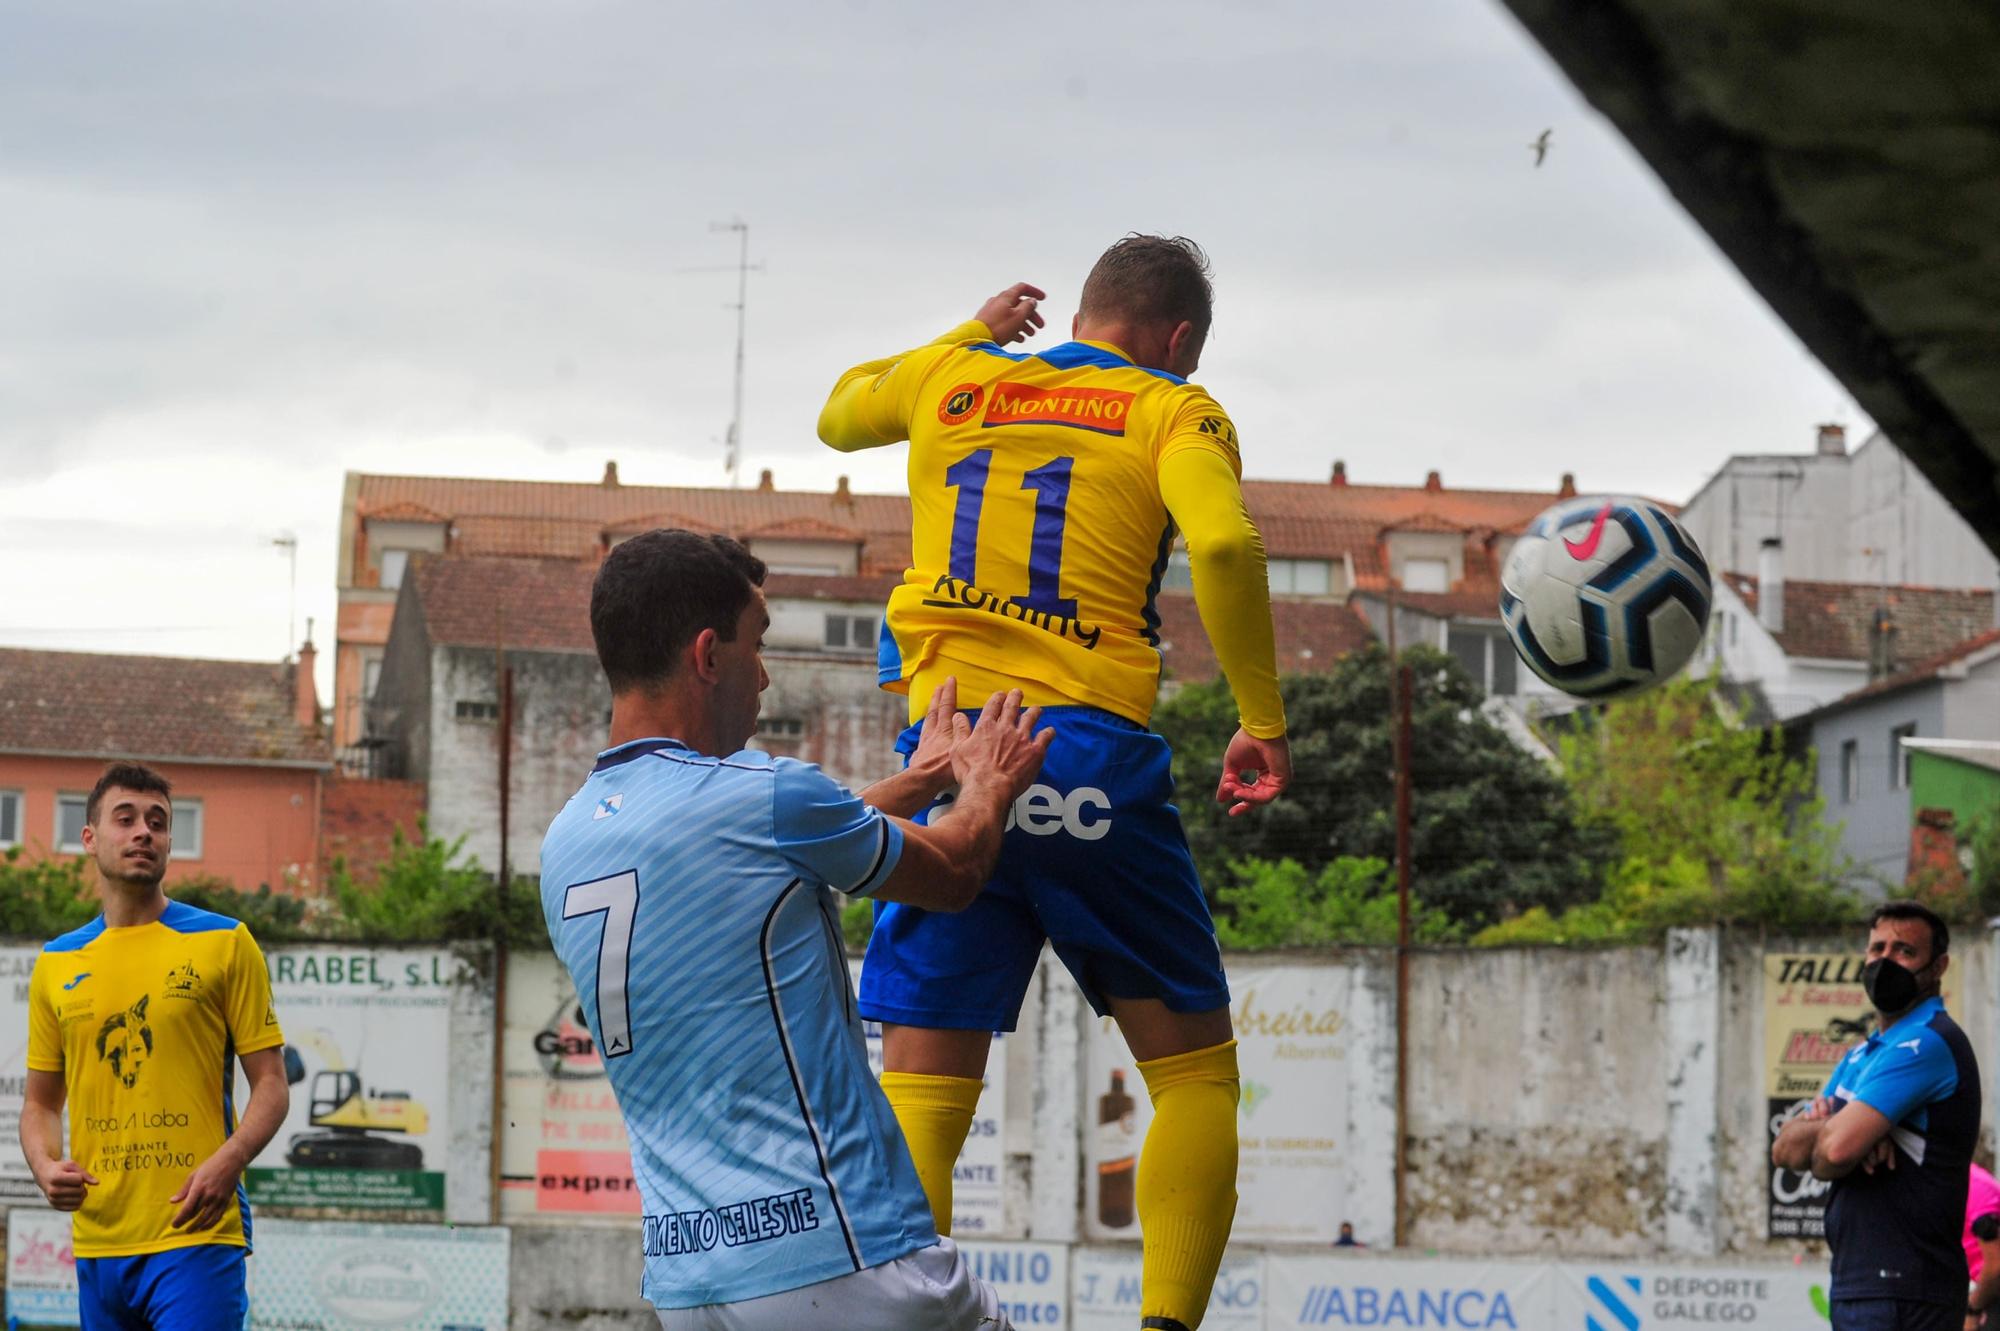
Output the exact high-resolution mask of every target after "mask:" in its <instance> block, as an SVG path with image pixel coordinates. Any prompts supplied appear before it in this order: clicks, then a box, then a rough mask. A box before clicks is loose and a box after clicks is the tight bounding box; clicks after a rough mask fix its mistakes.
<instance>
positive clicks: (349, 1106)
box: [285, 1030, 431, 1169]
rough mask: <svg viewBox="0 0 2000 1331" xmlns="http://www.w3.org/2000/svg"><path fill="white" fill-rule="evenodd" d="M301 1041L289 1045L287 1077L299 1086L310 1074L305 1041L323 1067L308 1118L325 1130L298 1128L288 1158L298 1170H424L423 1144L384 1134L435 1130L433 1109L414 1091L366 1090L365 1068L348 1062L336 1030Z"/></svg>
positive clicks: (314, 1081) (314, 1079)
mask: <svg viewBox="0 0 2000 1331" xmlns="http://www.w3.org/2000/svg"><path fill="white" fill-rule="evenodd" d="M294 1039H295V1040H297V1042H298V1043H297V1044H287V1045H286V1046H285V1081H286V1082H287V1083H289V1084H290V1085H293V1086H296V1085H298V1084H299V1083H300V1082H302V1081H304V1080H305V1079H306V1063H305V1058H304V1057H303V1056H302V1055H301V1054H300V1053H299V1049H298V1045H300V1044H303V1045H304V1046H306V1047H307V1048H309V1049H311V1050H312V1051H313V1053H314V1054H316V1055H317V1056H318V1057H319V1061H320V1062H321V1064H323V1066H322V1067H321V1068H320V1069H319V1070H318V1071H316V1072H314V1073H313V1075H312V1086H311V1088H310V1090H311V1094H310V1097H309V1099H308V1101H307V1117H306V1121H307V1122H308V1123H309V1124H310V1125H311V1126H312V1127H314V1128H319V1129H324V1131H319V1132H300V1133H294V1134H293V1136H292V1140H291V1143H290V1145H288V1146H287V1147H286V1148H285V1162H286V1163H287V1164H289V1165H291V1166H292V1168H294V1169H422V1168H423V1167H424V1152H423V1148H422V1147H420V1146H418V1145H417V1144H416V1143H415V1142H412V1141H397V1140H396V1139H395V1138H393V1137H383V1136H378V1135H377V1134H378V1133H385V1132H395V1133H404V1134H408V1135H410V1136H421V1135H422V1134H424V1133H426V1132H428V1131H430V1126H431V1116H430V1111H429V1110H427V1109H425V1108H424V1107H423V1106H422V1105H421V1104H419V1103H417V1102H416V1101H415V1100H412V1099H411V1098H410V1093H409V1092H408V1091H385V1090H382V1089H381V1088H380V1087H372V1088H369V1090H368V1092H367V1093H366V1094H364V1093H363V1090H362V1085H361V1069H360V1068H358V1067H355V1068H350V1067H348V1066H347V1060H346V1058H345V1057H344V1056H343V1055H342V1054H341V1052H340V1046H339V1045H338V1044H336V1043H335V1042H334V1039H333V1036H332V1034H331V1033H330V1032H327V1031H324V1030H307V1031H305V1032H303V1033H302V1034H301V1033H297V1032H295V1033H294Z"/></svg>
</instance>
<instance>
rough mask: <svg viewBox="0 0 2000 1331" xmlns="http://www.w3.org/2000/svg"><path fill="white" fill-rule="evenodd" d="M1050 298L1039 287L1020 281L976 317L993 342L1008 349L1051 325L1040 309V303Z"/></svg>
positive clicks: (981, 310)
mask: <svg viewBox="0 0 2000 1331" xmlns="http://www.w3.org/2000/svg"><path fill="white" fill-rule="evenodd" d="M1047 295H1048V293H1047V292H1046V291H1043V290H1042V289H1041V288H1040V287H1038V286H1033V285H1030V284H1029V283H1027V282H1016V283H1015V284H1014V285H1013V286H1011V287H1008V288H1007V289H1006V290H1005V291H1003V292H1001V293H1000V294H999V295H997V296H995V297H993V299H991V300H989V301H987V302H986V303H985V304H984V305H981V306H980V307H979V313H977V314H975V315H973V316H972V317H973V318H975V319H977V320H979V322H981V323H983V324H985V325H986V328H987V331H989V332H991V333H992V334H993V340H994V341H995V342H998V343H999V344H1000V345H1001V346H1003V347H1004V346H1006V345H1007V344H1008V343H1010V342H1019V341H1022V340H1024V339H1026V338H1030V337H1033V336H1034V335H1035V330H1036V329H1037V328H1040V327H1042V326H1043V325H1044V324H1046V323H1047V322H1048V320H1046V319H1044V318H1043V317H1042V313H1041V311H1040V310H1039V309H1038V308H1037V303H1038V302H1040V301H1041V300H1042V299H1043V298H1044V297H1046V296H1047Z"/></svg>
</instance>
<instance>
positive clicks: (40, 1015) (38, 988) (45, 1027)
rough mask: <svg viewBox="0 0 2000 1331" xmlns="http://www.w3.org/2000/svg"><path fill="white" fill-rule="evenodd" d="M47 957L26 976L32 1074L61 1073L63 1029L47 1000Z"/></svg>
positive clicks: (52, 1003) (44, 956)
mask: <svg viewBox="0 0 2000 1331" xmlns="http://www.w3.org/2000/svg"><path fill="white" fill-rule="evenodd" d="M50 955H51V954H50V953H47V952H44V953H42V954H41V955H40V956H39V957H36V958H35V969H34V971H33V972H32V973H31V974H30V975H29V976H28V1067H29V1069H30V1070H32V1071H35V1072H61V1071H62V1070H63V1049H62V1027H61V1026H60V1025H58V1024H57V1022H56V1005H55V1003H54V1002H53V1001H52V1000H51V999H50V997H49V971H50V968H51V963H50V961H49V957H50Z"/></svg>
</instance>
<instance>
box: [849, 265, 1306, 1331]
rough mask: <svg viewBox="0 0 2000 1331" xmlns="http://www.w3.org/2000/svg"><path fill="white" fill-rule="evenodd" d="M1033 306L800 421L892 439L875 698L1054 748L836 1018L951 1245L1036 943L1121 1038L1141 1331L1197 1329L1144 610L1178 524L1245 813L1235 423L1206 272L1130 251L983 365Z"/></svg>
mask: <svg viewBox="0 0 2000 1331" xmlns="http://www.w3.org/2000/svg"><path fill="white" fill-rule="evenodd" d="M1042 295H1043V293H1042V292H1041V291H1040V290H1038V289H1037V288H1035V287H1032V286H1029V285H1027V284H1026V283H1021V284H1019V285H1016V286H1013V287H1010V288H1009V289H1007V290H1006V291H1003V292H1001V293H1000V294H999V295H998V296H995V297H994V298H993V299H992V300H989V301H987V302H986V303H985V305H983V306H981V307H980V310H979V312H978V314H977V315H976V317H975V318H973V319H972V320H971V321H969V322H967V323H964V324H961V325H959V326H958V327H957V328H954V329H952V330H951V331H950V332H949V333H946V334H945V335H944V336H943V337H941V338H939V339H937V340H936V341H935V342H932V343H930V344H928V345H926V346H922V347H919V348H917V349H916V350H914V351H911V352H908V353H906V354H904V355H902V356H899V357H895V358H892V359H888V360H880V361H870V362H868V363H866V364H863V365H858V366H856V367H855V368H854V369H852V370H849V371H848V372H847V373H846V374H844V375H842V376H841V378H840V381H839V382H838V383H837V384H836V385H835V386H834V390H833V394H832V397H831V398H830V399H829V401H828V402H827V405H826V409H825V410H824V411H823V412H822V413H821V415H820V421H819V433H820V438H821V439H823V440H825V441H826V442H827V443H828V444H830V445H832V446H833V447H835V448H838V449H842V450H853V449H861V448H873V447H876V446H878V445H882V444H891V443H897V442H900V441H902V440H905V439H907V440H908V441H909V444H910V452H909V486H910V508H911V524H912V525H911V533H912V541H913V547H914V548H913V552H912V559H911V567H910V569H909V571H908V572H907V573H906V574H905V576H904V579H903V583H902V585H900V586H898V587H897V588H896V589H895V591H894V592H893V593H892V594H891V596H890V598H889V606H888V612H887V614H886V616H885V619H884V624H883V635H882V641H881V650H880V672H881V680H882V685H883V687H884V688H887V689H891V690H895V691H898V692H907V693H908V694H909V695H910V698H911V700H912V713H911V720H912V721H913V722H915V721H917V720H920V719H921V717H920V713H921V710H922V708H921V706H920V705H919V700H921V699H924V698H928V697H929V696H930V695H931V692H932V690H933V689H934V688H935V687H936V686H937V685H938V684H940V683H942V682H943V680H944V679H945V678H946V677H947V676H955V677H956V678H957V679H958V681H959V686H960V689H961V692H962V694H963V695H964V696H967V697H983V696H984V695H985V694H986V693H989V692H991V691H993V690H996V689H1006V688H1010V687H1018V688H1020V689H1022V690H1023V691H1024V693H1025V695H1026V697H1027V700H1028V702H1030V703H1032V704H1039V705H1041V706H1042V707H1043V709H1044V710H1043V721H1044V724H1046V725H1048V726H1049V727H1050V728H1051V729H1053V731H1054V733H1055V739H1054V741H1053V743H1052V745H1051V746H1050V749H1049V753H1048V756H1047V758H1046V760H1045V761H1044V764H1043V767H1042V774H1041V776H1040V778H1039V781H1038V784H1036V785H1035V786H1033V787H1031V788H1030V789H1029V791H1028V792H1027V793H1026V794H1025V795H1023V796H1022V797H1021V799H1020V800H1019V801H1018V802H1017V803H1016V805H1015V813H1014V817H1013V819H1011V820H1010V822H1009V829H1010V830H1009V831H1008V833H1007V836H1006V842H1005V846H1004V848H1003V850H1002V852H1001V857H1000V864H999V867H998V868H997V869H996V870H995V875H994V878H993V880H992V882H991V883H990V884H989V885H988V887H987V889H986V891H985V892H984V893H982V894H981V896H980V898H979V900H978V901H977V902H976V903H975V904H974V905H973V906H972V908H971V909H969V910H967V911H965V912H963V913H962V914H958V915H942V914H935V913H932V912H927V911H922V910H918V909H915V908H913V907H909V906H900V905H881V906H878V907H877V914H876V920H875V931H874V935H873V937H872V938H871V939H870V941H869V945H868V957H867V961H866V962H865V963H864V965H863V967H862V972H861V1011H862V1013H863V1015H864V1016H867V1017H870V1018H872V1019H874V1020H877V1021H880V1022H881V1023H882V1024H883V1055H884V1066H885V1068H886V1071H885V1074H884V1076H883V1089H884V1090H885V1091H886V1092H887V1093H888V1096H889V1101H890V1103H891V1105H893V1106H894V1108H895V1110H896V1116H897V1119H898V1120H899V1121H900V1122H901V1124H902V1126H903V1131H904V1135H905V1136H906V1137H907V1138H908V1139H909V1143H910V1150H911V1154H912V1156H913V1157H914V1158H915V1160H916V1164H917V1172H918V1175H919V1177H920V1178H921V1179H922V1180H923V1183H924V1190H925V1192H926V1194H927V1195H928V1197H929V1200H930V1202H931V1209H932V1212H933V1214H934V1216H935V1219H936V1221H937V1225H938V1228H939V1229H940V1231H941V1232H948V1230H949V1226H950V1223H951V1168H952V1162H953V1160H954V1159H955V1158H956V1157H957V1155H958V1151H959V1148H960V1146H961V1145H962V1144H963V1142H964V1139H965V1134H966V1131H967V1129H968V1128H969V1127H970V1125H971V1121H972V1113H973V1108H974V1105H975V1103H976V1102H977V1099H978V1095H979V1089H980V1078H981V1075H982V1074H983V1072H984V1070H985V1064H986V1052H987V1049H988V1046H989V1044H990V1036H989V1035H988V1032H990V1031H994V1030H1012V1029H1013V1028H1014V1024H1015V1021H1016V1019H1017V1017H1018V1015H1019V1012H1020V1005H1021V999H1022V997H1023V995H1024V994H1025V992H1026V989H1027V984H1028V980H1029V978H1030V976H1031V975H1032V973H1033V970H1034V966H1035V961H1036V958H1037V957H1038V956H1039V955H1040V953H1041V947H1042V943H1043V941H1044V939H1046V940H1047V941H1049V942H1050V943H1052V944H1053V945H1054V947H1055V949H1056V953H1057V955H1058V956H1060V957H1061V958H1062V960H1063V963H1064V964H1065V965H1066V966H1067V967H1068V968H1069V970H1070V973H1071V974H1072V975H1073V976H1075V977H1076V980H1077V983H1078V984H1079V985H1080V986H1081V988H1082V990H1083V992H1084V994H1085V996H1086V997H1087V998H1088V999H1089V1001H1090V1004H1091V1006H1092V1007H1093V1008H1095V1009H1096V1010H1097V1012H1098V1013H1100V1014H1104V1013H1109V1014H1110V1015H1111V1016H1112V1017H1114V1018H1115V1019H1116V1020H1117V1021H1118V1024H1119V1027H1120V1029H1121V1030H1122V1031H1123V1032H1124V1035H1125V1040H1126V1043H1127V1044H1128V1045H1130V1046H1131V1049H1132V1053H1133V1055H1134V1057H1135V1058H1137V1059H1138V1060H1139V1069H1140V1071H1141V1073H1143V1074H1144V1076H1145V1079H1146V1086H1147V1090H1148V1092H1149V1093H1150V1094H1151V1096H1152V1098H1153V1104H1154V1110H1155V1114H1154V1119H1153V1125H1152V1128H1151V1129H1150V1131H1149V1133H1148V1136H1147V1139H1146V1143H1145V1147H1144V1149H1143V1150H1142V1151H1141V1153H1140V1158H1139V1165H1138V1178H1137V1181H1136V1186H1137V1194H1138V1198H1137V1200H1138V1210H1139V1219H1140V1224H1141V1227H1142V1231H1143V1233H1144V1237H1145V1276H1144V1295H1143V1302H1142V1307H1141V1316H1142V1318H1143V1321H1142V1323H1141V1325H1142V1326H1146V1327H1163V1328H1193V1327H1195V1326H1198V1325H1199V1324H1200V1321H1201V1316H1202V1312H1203V1311H1204V1309H1205V1308H1206V1306H1207V1302H1208V1295H1209V1290H1210V1287H1211V1286H1212V1284H1213V1283H1214V1280H1215V1271H1216V1267H1217V1264H1218V1263H1219V1262H1220V1260H1221V1257H1222V1249H1223V1245H1224V1244H1225V1243H1226V1242H1227V1240H1228V1237H1229V1227H1230V1222H1231V1220H1232V1219H1233V1217H1234V1214H1235V1207H1236V1101H1237V1070H1236V1044H1235V1040H1234V1039H1233V1038H1232V1032H1231V1029H1230V1021H1229V990H1228V985H1227V983H1226V981H1225V980H1224V978H1223V974H1222V960H1221V954H1220V952H1219V951H1218V950H1217V947H1216V942H1215V931H1214V924H1213V922H1212V921H1211V919H1210V918H1209V913H1208V908H1207V905H1206V903H1205V901H1204V899H1203V897H1202V893H1201V886H1200V883H1199V882H1198V881H1197V879H1196V876H1195V871H1194V865H1193V862H1192V860H1191V859H1190V857H1189V855H1188V849H1187V841H1186V838H1185V836H1184V835H1183V833H1182V830H1181V826H1180V819H1179V817H1178V815H1177V814H1176V813H1175V811H1174V809H1173V806H1172V804H1171V802H1170V801H1171V798H1172V794H1173V785H1172V779H1171V775H1170V772H1169V763H1170V755H1169V754H1168V752H1167V746H1166V743H1165V741H1163V740H1162V739H1161V738H1160V737H1159V736H1158V735H1156V734H1154V733H1153V732H1152V731H1150V730H1148V729H1147V721H1148V719H1149V717H1150V716H1151V713H1152V708H1153V702H1154V698H1155V695H1156V693H1157V692H1158V688H1159V678H1160V666H1161V658H1160V650H1159V633H1158V629H1159V617H1158V615H1157V613H1156V611H1155V607H1154V598H1155V597H1156V596H1157V595H1158V592H1159V588H1160V580H1161V577H1162V576H1163V574H1164V573H1165V571H1166V567H1167V560H1168V556H1169V555H1170V553H1171V552H1172V549H1173V543H1174V534H1175V531H1176V530H1177V529H1178V531H1179V532H1180V534H1181V536H1182V538H1183V539H1184V540H1185V541H1186V544H1187V549H1188V557H1189V563H1190V565H1191V567H1192V571H1193V574H1194V592H1195V602H1196V605H1197V608H1198V609H1199V610H1200V612H1201V617H1202V622H1203V624H1204V625H1205V626H1206V627H1207V629H1208V634H1209V638H1210V640H1211V641H1212V642H1213V643H1214V645H1215V651H1216V656H1217V658H1218V660H1219V661H1220V662H1221V664H1222V668H1223V672H1224V673H1225V674H1226V675H1227V676H1228V678H1229V683H1230V687H1231V689H1232V691H1233V692H1234V694H1235V698H1236V703H1237V707H1238V709H1239V710H1240V712H1241V714H1242V728H1241V729H1240V730H1238V731H1237V733H1236V735H1235V737H1234V738H1233V739H1232V740H1231V741H1230V743H1229V746H1228V750H1227V753H1226V756H1225V759H1224V772H1223V775H1222V779H1221V782H1220V784H1219V785H1218V787H1217V791H1216V797H1217V799H1219V800H1221V801H1223V802H1224V803H1226V804H1229V805H1230V806H1231V812H1232V813H1240V812H1243V811H1244V810H1245V809H1247V808H1249V807H1250V806H1252V805H1255V804H1261V803H1265V802H1267V801H1269V800H1271V799H1273V798H1275V797H1276V796H1277V795H1278V794H1279V793H1280V792H1281V791H1283V789H1284V788H1285V786H1286V784H1287V783H1288V782H1289V781H1290V779H1291V756H1290V751H1289V749H1288V747H1287V745H1286V741H1285V715H1284V707H1283V704H1282V703H1281V702H1280V700H1279V697H1278V687H1277V670H1276V663H1275V657H1274V652H1273V650H1272V635H1271V612H1270V596H1269V591H1268V587H1267V583H1266V574H1265V568H1264V547H1263V542H1262V540H1261V539H1260V538H1259V536H1258V534H1257V529H1256V527H1255V526H1254V525H1253V524H1252V523H1251V521H1250V517H1249V514H1248V512H1247V510H1246V509H1245V508H1244V504H1243V495H1242V487H1241V485H1240V480H1241V475H1242V470H1241V467H1242V464H1241V458H1240V455H1239V453H1238V445H1237V439H1236V429H1235V427H1234V426H1233V425H1232V424H1231V423H1230V420H1229V417H1228V415H1227V414H1225V413H1224V412H1223V410H1222V408H1221V407H1220V406H1218V405H1217V404H1216V401H1215V399H1214V398H1212V397H1210V396H1209V395H1208V394H1207V393H1206V392H1205V391H1203V390H1202V389H1201V388H1199V387H1197V386H1195V385H1194V384H1192V383H1189V382H1188V376H1189V375H1191V374H1193V373H1194V372H1195V368H1196V366H1197V365H1198V363H1199V362H1200V359H1201V351H1202V346H1203V343H1204V341H1205V340H1206V338H1207V336H1208V329H1209V321H1210V315H1211V301H1212V297H1211V291H1210V287H1209V281H1208V265H1207V259H1206V257H1205V256H1204V255H1203V254H1202V252H1201V250H1200V249H1199V248H1198V247H1197V246H1195V245H1194V243H1193V242H1191V241H1188V240H1184V239H1180V238H1173V239H1168V238H1164V237H1159V236H1128V237H1127V238H1125V239H1124V240H1121V241H1119V242H1118V243H1117V244H1116V245H1113V246H1112V247H1111V248H1110V249H1109V250H1108V251H1106V252H1105V254H1104V255H1103V257H1102V258H1100V259H1099V260H1098V261H1097V264H1096V266H1095V267H1094V268H1092V270H1091V272H1090V276H1089V277H1088V279H1087V280H1086V281H1085V282H1084V286H1083V294H1082V299H1081V300H1080V302H1079V308H1078V313H1077V316H1076V322H1075V324H1074V326H1073V334H1074V340H1073V341H1070V342H1067V343H1064V344H1063V345H1061V346H1057V347H1052V348H1050V349H1048V350H1046V351H1043V352H1040V353H1038V354H1033V355H1024V354H1019V353H1014V352H1009V351H1007V350H1005V348H1006V347H1007V346H1010V345H1012V344H1014V343H1016V342H1019V341H1021V340H1023V339H1024V338H1026V337H1030V336H1032V335H1033V334H1034V332H1035V330H1036V329H1037V328H1039V327H1041V326H1042V324H1043V318H1042V316H1041V314H1040V313H1039V311H1038V308H1037V307H1038V302H1039V301H1040V300H1041V298H1042ZM916 733H917V732H916V730H915V728H914V727H913V728H912V730H910V731H909V732H907V733H906V734H905V736H904V738H903V742H902V746H901V747H902V749H903V751H904V752H905V753H906V754H907V753H908V752H909V751H910V750H911V749H912V748H913V746H914V744H915V735H916ZM944 812H945V806H944V805H943V804H940V805H934V806H933V807H932V808H931V809H930V810H929V811H928V816H929V817H932V818H936V817H939V816H942V815H943V814H944Z"/></svg>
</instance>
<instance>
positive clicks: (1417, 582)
mask: <svg viewBox="0 0 2000 1331" xmlns="http://www.w3.org/2000/svg"><path fill="white" fill-rule="evenodd" d="M1403 590H1404V591H1406V592H1448V591H1450V590H1451V565H1450V564H1449V563H1447V562H1446V561H1444V560H1442V559H1405V560H1404V561H1403Z"/></svg>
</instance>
